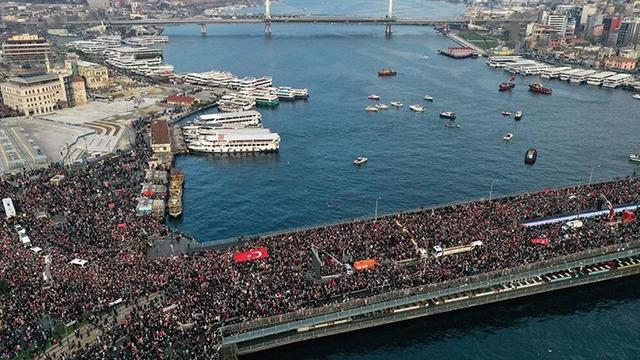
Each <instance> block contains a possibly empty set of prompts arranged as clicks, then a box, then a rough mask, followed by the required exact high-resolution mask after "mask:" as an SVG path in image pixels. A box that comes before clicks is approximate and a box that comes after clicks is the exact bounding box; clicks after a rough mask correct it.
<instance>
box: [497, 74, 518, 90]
mask: <svg viewBox="0 0 640 360" xmlns="http://www.w3.org/2000/svg"><path fill="white" fill-rule="evenodd" d="M515 79H516V78H515V77H512V78H511V79H509V80H507V81H505V82H503V83H502V84H500V86H498V91H500V92H504V91H511V89H513V88H514V87H516V84H515V83H514V82H513V80H515Z"/></svg>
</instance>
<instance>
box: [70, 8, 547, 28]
mask: <svg viewBox="0 0 640 360" xmlns="http://www.w3.org/2000/svg"><path fill="white" fill-rule="evenodd" d="M264 8H265V10H264V14H260V15H235V16H232V15H226V16H216V17H190V18H153V19H113V20H107V21H104V23H105V25H110V26H131V25H182V24H195V25H199V26H200V32H201V33H202V34H203V35H206V34H207V25H208V24H264V26H265V28H264V32H265V34H266V35H267V36H270V35H271V33H272V29H271V25H272V24H283V23H293V24H295V23H299V24H365V25H366V24H370V25H384V26H385V35H387V36H391V33H392V26H395V25H411V26H444V25H450V24H467V23H484V24H487V23H522V22H530V21H534V20H535V18H531V17H511V18H489V19H481V18H476V17H475V16H474V17H468V16H465V17H460V18H427V17H425V18H420V17H416V18H398V17H395V16H394V15H393V0H389V7H388V11H387V14H386V15H385V16H331V15H275V14H274V15H272V14H271V0H265V2H264ZM101 22H103V21H100V20H88V21H71V22H69V23H70V24H79V25H89V24H99V23H101Z"/></svg>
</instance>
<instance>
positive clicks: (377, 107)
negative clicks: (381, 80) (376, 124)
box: [375, 104, 389, 110]
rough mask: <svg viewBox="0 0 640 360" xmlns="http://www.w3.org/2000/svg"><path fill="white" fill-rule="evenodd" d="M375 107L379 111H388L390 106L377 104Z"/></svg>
mask: <svg viewBox="0 0 640 360" xmlns="http://www.w3.org/2000/svg"><path fill="white" fill-rule="evenodd" d="M375 107H376V109H378V110H387V109H389V106H387V105H385V104H376V105H375Z"/></svg>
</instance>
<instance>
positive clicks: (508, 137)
mask: <svg viewBox="0 0 640 360" xmlns="http://www.w3.org/2000/svg"><path fill="white" fill-rule="evenodd" d="M502 138H503V139H505V140H507V141H509V140H511V139H513V134H512V133H506V134H504V136H503V137H502Z"/></svg>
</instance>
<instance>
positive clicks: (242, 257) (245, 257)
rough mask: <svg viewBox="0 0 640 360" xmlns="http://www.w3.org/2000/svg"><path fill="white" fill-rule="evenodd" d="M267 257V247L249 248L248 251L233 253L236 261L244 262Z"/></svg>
mask: <svg viewBox="0 0 640 360" xmlns="http://www.w3.org/2000/svg"><path fill="white" fill-rule="evenodd" d="M268 257H269V253H268V252H267V248H265V247H260V248H255V249H251V250H249V251H244V252H238V253H235V255H233V259H234V260H235V261H236V262H237V263H241V262H245V261H253V260H258V259H266V258H268Z"/></svg>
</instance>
